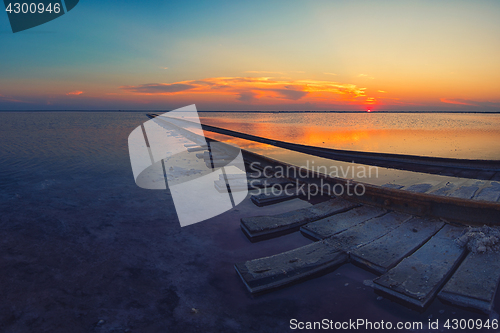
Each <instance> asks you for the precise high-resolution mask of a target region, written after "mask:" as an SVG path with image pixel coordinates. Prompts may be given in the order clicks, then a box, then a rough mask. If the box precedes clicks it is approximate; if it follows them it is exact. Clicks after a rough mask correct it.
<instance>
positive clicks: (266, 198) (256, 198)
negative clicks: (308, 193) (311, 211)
mask: <svg viewBox="0 0 500 333" xmlns="http://www.w3.org/2000/svg"><path fill="white" fill-rule="evenodd" d="M296 197H298V193H297V190H296V189H295V188H291V189H289V190H288V191H282V192H281V193H279V194H274V193H272V192H271V193H261V194H257V195H252V197H251V198H250V199H251V200H252V202H253V203H254V204H255V205H256V206H258V207H263V206H268V205H273V204H276V203H280V202H283V201H286V200H290V199H293V198H296Z"/></svg>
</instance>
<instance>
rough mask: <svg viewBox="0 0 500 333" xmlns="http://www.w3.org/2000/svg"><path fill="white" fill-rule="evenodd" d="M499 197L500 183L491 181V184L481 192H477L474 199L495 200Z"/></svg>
mask: <svg viewBox="0 0 500 333" xmlns="http://www.w3.org/2000/svg"><path fill="white" fill-rule="evenodd" d="M499 198H500V183H498V182H491V185H490V186H488V187H485V188H483V189H482V190H481V191H480V192H479V193H476V195H475V196H474V198H473V199H474V200H482V201H492V202H495V201H497V200H498V199H499Z"/></svg>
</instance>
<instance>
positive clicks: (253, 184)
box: [214, 178, 293, 192]
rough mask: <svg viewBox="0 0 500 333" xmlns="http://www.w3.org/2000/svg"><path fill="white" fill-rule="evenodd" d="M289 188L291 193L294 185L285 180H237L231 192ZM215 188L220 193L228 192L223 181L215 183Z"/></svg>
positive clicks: (232, 184)
mask: <svg viewBox="0 0 500 333" xmlns="http://www.w3.org/2000/svg"><path fill="white" fill-rule="evenodd" d="M287 185H288V186H289V187H287V189H288V192H290V188H291V187H292V186H293V183H292V182H291V181H289V180H288V179H285V178H258V179H255V178H254V179H249V180H248V181H247V180H245V179H235V180H233V181H232V182H231V191H232V192H237V191H244V190H252V189H256V188H267V187H273V186H276V187H277V188H276V190H277V191H280V190H283V191H284V190H285V186H287ZM214 186H215V188H216V189H217V191H219V192H226V191H227V187H226V182H225V181H223V180H216V181H214Z"/></svg>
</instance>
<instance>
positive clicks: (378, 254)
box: [349, 217, 444, 274]
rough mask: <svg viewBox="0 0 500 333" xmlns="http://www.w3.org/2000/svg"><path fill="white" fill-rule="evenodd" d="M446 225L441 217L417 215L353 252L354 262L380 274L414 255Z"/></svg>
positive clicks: (351, 254) (351, 256)
mask: <svg viewBox="0 0 500 333" xmlns="http://www.w3.org/2000/svg"><path fill="white" fill-rule="evenodd" d="M443 225H444V222H441V221H439V220H431V219H427V218H420V217H414V218H412V219H410V220H408V221H406V222H404V223H403V224H401V225H400V226H399V227H397V228H396V229H394V230H392V231H390V232H389V233H388V234H386V235H384V236H382V237H381V238H379V239H377V240H376V241H374V242H372V243H369V244H367V245H365V246H362V247H359V248H355V249H353V250H352V251H351V252H350V254H349V255H350V259H351V261H353V262H355V263H356V264H357V265H359V266H362V267H363V268H366V269H368V270H371V271H374V272H376V273H378V274H384V273H386V272H387V271H388V270H389V269H391V268H393V267H394V266H396V264H397V263H399V262H400V261H401V260H403V259H404V258H405V257H407V256H408V255H410V254H412V253H413V252H414V251H415V250H417V249H418V248H419V247H421V246H422V244H424V243H425V242H427V241H428V240H429V238H431V237H432V236H434V235H435V234H436V232H438V231H439V230H440V229H441V228H442V227H443Z"/></svg>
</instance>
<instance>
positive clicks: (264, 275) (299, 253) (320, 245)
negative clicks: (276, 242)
mask: <svg viewBox="0 0 500 333" xmlns="http://www.w3.org/2000/svg"><path fill="white" fill-rule="evenodd" d="M347 258H348V255H347V254H346V253H345V252H343V251H339V250H338V249H337V248H335V247H334V246H332V244H331V243H329V242H328V241H326V240H324V241H319V242H314V243H311V244H308V245H306V246H303V247H300V248H298V249H294V250H291V251H287V252H283V253H280V254H277V255H274V256H270V257H265V258H260V259H255V260H250V261H247V262H244V263H240V264H236V265H235V266H234V267H235V269H236V271H237V272H238V274H239V275H240V277H241V279H242V280H243V282H244V283H245V285H246V287H247V288H248V290H249V291H250V292H251V293H259V292H264V291H269V290H272V289H276V288H279V287H283V286H285V285H288V284H291V283H295V282H298V281H301V280H304V279H307V278H311V277H313V276H315V275H318V274H321V273H325V272H327V271H328V270H330V269H332V268H334V267H336V266H338V265H340V264H343V263H344V262H346V261H347Z"/></svg>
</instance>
